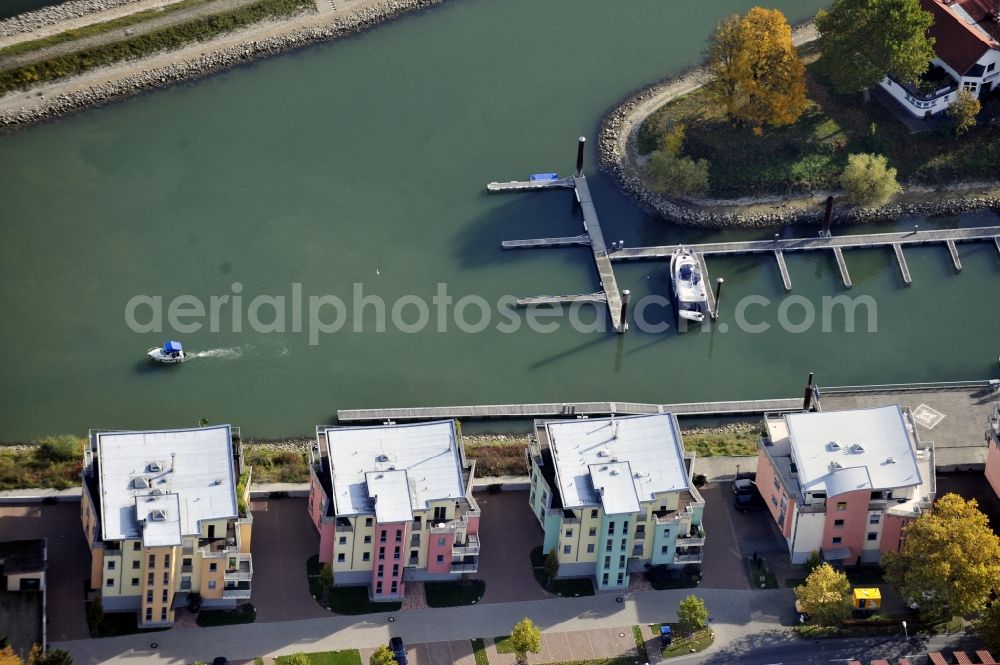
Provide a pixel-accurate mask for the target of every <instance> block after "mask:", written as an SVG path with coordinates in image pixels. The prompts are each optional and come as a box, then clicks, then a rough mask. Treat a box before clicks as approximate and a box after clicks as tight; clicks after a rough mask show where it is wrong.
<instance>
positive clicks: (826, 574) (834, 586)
mask: <svg viewBox="0 0 1000 665" xmlns="http://www.w3.org/2000/svg"><path fill="white" fill-rule="evenodd" d="M795 597H796V599H798V601H799V605H801V607H802V611H804V612H805V613H806V614H808V615H809V616H811V617H812V618H813V619H814V620H815V621H816V623H819V624H822V625H826V626H832V625H836V624H838V623H840V622H841V621H843V620H844V619H846V618H847V617H848V616H849V615H850V613H851V583H850V582H848V581H847V575H845V574H844V573H842V572H839V571H836V570H834V569H833V567H832V566H830V564H828V563H823V564H820V565H819V566H816V568H815V569H813V571H812V572H811V573H809V577H807V578H806V581H805V584H800V585H799V586H797V587H795Z"/></svg>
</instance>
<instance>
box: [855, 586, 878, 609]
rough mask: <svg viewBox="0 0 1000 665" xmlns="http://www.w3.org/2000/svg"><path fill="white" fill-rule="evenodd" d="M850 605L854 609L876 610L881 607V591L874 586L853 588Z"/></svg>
mask: <svg viewBox="0 0 1000 665" xmlns="http://www.w3.org/2000/svg"><path fill="white" fill-rule="evenodd" d="M851 605H852V606H853V607H854V609H856V610H877V609H879V608H880V607H882V593H881V592H880V591H879V590H878V589H875V588H872V589H853V590H852V591H851Z"/></svg>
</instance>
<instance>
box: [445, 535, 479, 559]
mask: <svg viewBox="0 0 1000 665" xmlns="http://www.w3.org/2000/svg"><path fill="white" fill-rule="evenodd" d="M451 553H452V556H457V557H462V556H478V555H479V536H477V535H476V534H472V533H470V534H469V535H467V536H466V539H465V542H464V543H455V544H454V545H453V546H452V548H451Z"/></svg>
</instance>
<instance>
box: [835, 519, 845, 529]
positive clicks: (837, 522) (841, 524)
mask: <svg viewBox="0 0 1000 665" xmlns="http://www.w3.org/2000/svg"><path fill="white" fill-rule="evenodd" d="M833 526H835V527H836V528H838V529H841V528H843V527H844V520H833Z"/></svg>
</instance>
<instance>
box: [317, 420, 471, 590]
mask: <svg viewBox="0 0 1000 665" xmlns="http://www.w3.org/2000/svg"><path fill="white" fill-rule="evenodd" d="M311 468H312V470H311V474H310V490H309V515H310V518H311V519H312V522H313V525H315V527H316V529H317V531H318V532H319V536H320V544H319V560H320V561H321V562H322V563H328V562H329V563H330V564H331V565H332V567H333V574H334V584H336V585H337V586H342V585H343V586H362V585H364V586H367V587H368V592H369V595H370V597H371V598H372V599H373V600H376V601H389V600H397V599H400V598H402V597H403V595H404V593H405V588H406V582H407V581H410V580H418V581H435V580H438V581H441V580H451V579H457V578H459V577H461V576H462V575H466V574H471V573H475V572H476V571H477V570H478V569H479V551H480V543H479V518H480V512H479V506H478V505H477V504H476V500H475V499H474V498H473V496H472V479H473V476H474V475H475V462H474V461H471V460H467V459H466V458H465V449H464V446H463V445H462V439H461V435H460V434H459V433H458V431H457V430H456V427H455V421H453V420H445V421H438V422H429V423H417V424H409V425H386V426H377V427H318V428H317V429H316V445H315V447H314V449H313V463H312V465H311Z"/></svg>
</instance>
